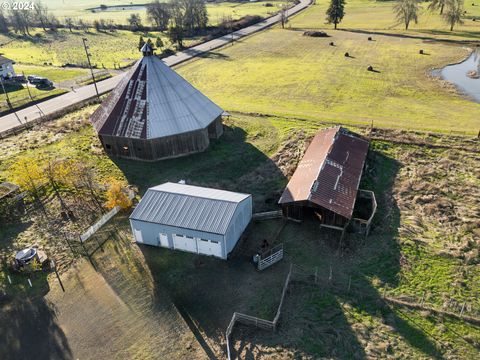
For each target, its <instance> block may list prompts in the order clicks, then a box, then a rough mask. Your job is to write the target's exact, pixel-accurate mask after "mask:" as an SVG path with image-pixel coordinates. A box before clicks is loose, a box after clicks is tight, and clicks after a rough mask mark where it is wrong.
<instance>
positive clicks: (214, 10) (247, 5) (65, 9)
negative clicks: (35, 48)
mask: <svg viewBox="0 0 480 360" xmlns="http://www.w3.org/2000/svg"><path fill="white" fill-rule="evenodd" d="M145 3H148V1H143V0H140V1H138V0H135V1H124V2H122V1H115V0H113V1H112V0H110V1H102V2H98V1H90V0H86V1H81V2H77V3H75V4H71V3H70V2H69V3H68V4H65V3H63V2H62V1H59V0H47V1H44V4H45V5H47V6H48V7H49V9H50V10H51V11H52V13H53V14H55V15H56V16H57V17H58V18H60V19H61V20H63V19H64V18H65V17H72V18H74V19H83V20H86V21H89V22H93V21H94V20H99V19H104V20H113V21H114V22H115V23H117V24H127V23H128V22H127V18H128V17H129V15H130V14H131V13H135V14H139V15H140V17H141V19H142V22H143V23H144V24H145V25H147V24H149V22H148V21H147V13H146V10H145V8H144V7H143V6H140V7H134V8H129V7H125V8H116V9H111V10H108V11H92V10H88V9H91V8H95V7H98V6H100V4H104V5H107V6H115V5H117V6H118V5H127V4H128V5H131V4H133V5H135V4H145ZM266 3H271V4H274V6H273V7H267V6H265V4H266ZM284 3H286V1H284V0H273V1H258V2H253V3H252V2H249V1H243V2H221V1H220V2H215V3H207V11H208V14H209V23H210V25H216V24H218V23H219V21H221V19H222V17H224V16H230V17H232V18H233V19H238V18H241V17H242V16H245V15H260V16H268V15H270V14H271V13H273V12H275V11H278V8H279V7H280V6H281V4H284Z"/></svg>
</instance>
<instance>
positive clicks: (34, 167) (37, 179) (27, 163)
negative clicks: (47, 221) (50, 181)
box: [10, 157, 46, 214]
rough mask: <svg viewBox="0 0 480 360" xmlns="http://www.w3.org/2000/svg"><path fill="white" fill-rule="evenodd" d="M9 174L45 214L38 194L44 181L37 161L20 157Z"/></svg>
mask: <svg viewBox="0 0 480 360" xmlns="http://www.w3.org/2000/svg"><path fill="white" fill-rule="evenodd" d="M10 173H11V175H12V180H13V182H14V183H15V184H17V185H18V186H20V187H21V188H22V189H23V190H25V191H26V192H27V193H28V194H29V195H30V196H31V197H32V198H33V199H34V200H35V201H36V202H37V204H38V205H40V207H41V209H42V211H43V212H44V213H45V214H46V210H45V207H44V205H43V202H42V197H41V192H40V189H41V187H42V186H43V185H44V183H45V181H46V180H45V176H44V173H43V170H42V168H41V167H40V165H39V164H38V161H37V160H36V159H34V158H30V157H21V158H20V159H19V160H17V161H16V162H15V164H13V166H12V167H11V169H10Z"/></svg>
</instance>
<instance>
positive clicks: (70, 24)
mask: <svg viewBox="0 0 480 360" xmlns="http://www.w3.org/2000/svg"><path fill="white" fill-rule="evenodd" d="M65 26H66V27H67V28H68V30H70V32H73V31H72V29H73V27H74V23H73V19H72V18H71V17H67V18H65Z"/></svg>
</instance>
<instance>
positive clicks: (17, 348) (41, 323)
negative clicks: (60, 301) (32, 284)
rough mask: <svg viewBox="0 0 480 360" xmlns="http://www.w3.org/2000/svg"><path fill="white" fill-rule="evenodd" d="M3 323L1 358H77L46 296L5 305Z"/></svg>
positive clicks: (1, 316) (1, 321) (7, 359)
mask: <svg viewBox="0 0 480 360" xmlns="http://www.w3.org/2000/svg"><path fill="white" fill-rule="evenodd" d="M0 306H1V305H0ZM0 324H1V326H0V359H4V360H9V359H12V360H17V359H30V358H32V356H33V357H34V358H35V359H45V360H47V359H48V360H49V359H65V360H69V359H73V358H74V357H73V355H72V352H71V350H70V347H69V345H68V341H67V338H66V336H65V334H64V332H63V330H62V329H61V328H60V327H59V326H58V325H57V322H56V315H55V309H54V307H53V305H52V304H50V303H49V302H47V301H46V300H45V299H44V298H43V297H35V298H32V299H15V301H12V302H11V303H9V304H8V305H4V306H3V307H2V309H1V311H0ZM32 354H34V355H32Z"/></svg>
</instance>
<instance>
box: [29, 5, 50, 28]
mask: <svg viewBox="0 0 480 360" xmlns="http://www.w3.org/2000/svg"><path fill="white" fill-rule="evenodd" d="M33 16H34V19H35V22H36V23H37V24H38V25H40V27H41V28H42V29H43V31H47V27H48V26H47V25H48V9H47V7H46V6H44V5H43V4H42V3H41V2H40V1H39V2H38V3H36V4H35V10H34V15H33Z"/></svg>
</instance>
